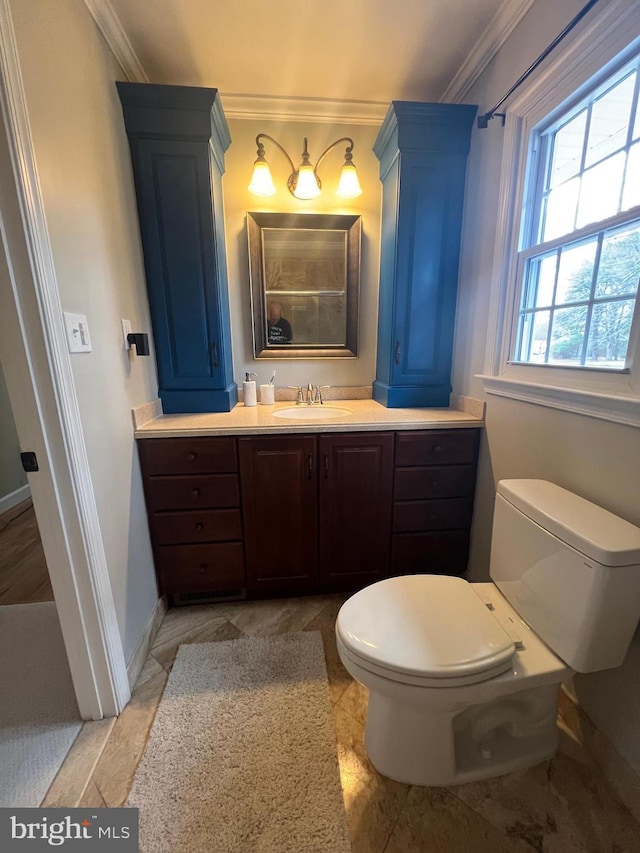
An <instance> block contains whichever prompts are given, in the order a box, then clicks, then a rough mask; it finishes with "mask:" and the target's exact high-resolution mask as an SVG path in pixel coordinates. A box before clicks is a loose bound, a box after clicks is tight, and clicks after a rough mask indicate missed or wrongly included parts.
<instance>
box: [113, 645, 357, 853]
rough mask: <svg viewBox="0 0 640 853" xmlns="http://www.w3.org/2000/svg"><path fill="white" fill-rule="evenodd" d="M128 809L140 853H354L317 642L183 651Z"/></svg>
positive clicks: (194, 647) (187, 647) (193, 647)
mask: <svg viewBox="0 0 640 853" xmlns="http://www.w3.org/2000/svg"><path fill="white" fill-rule="evenodd" d="M127 805H129V806H136V807H138V808H139V809H140V850H141V851H142V853H164V851H167V853H169V851H171V853H182V852H183V851H184V853H187V851H189V853H348V851H350V850H351V846H350V843H349V836H348V832H347V824H346V815H345V811H344V804H343V800H342V790H341V787H340V773H339V768H338V759H337V754H336V740H335V731H334V727H333V721H332V716H331V705H330V701H329V692H328V684H327V673H326V667H325V661H324V653H323V648H322V639H321V636H320V634H319V633H318V632H315V631H314V632H306V633H298V634H286V635H284V636H279V637H252V638H247V639H240V640H229V641H225V642H219V643H203V644H199V645H185V646H181V647H180V649H179V651H178V656H177V658H176V662H175V664H174V666H173V669H172V671H171V675H170V677H169V680H168V682H167V686H166V689H165V692H164V696H163V698H162V701H161V702H160V705H159V707H158V713H157V715H156V719H155V722H154V724H153V728H152V730H151V735H150V738H149V742H148V744H147V748H146V751H145V754H144V756H143V758H142V761H141V762H140V766H139V767H138V771H137V773H136V777H135V780H134V783H133V787H132V789H131V793H130V795H129V799H128V801H127Z"/></svg>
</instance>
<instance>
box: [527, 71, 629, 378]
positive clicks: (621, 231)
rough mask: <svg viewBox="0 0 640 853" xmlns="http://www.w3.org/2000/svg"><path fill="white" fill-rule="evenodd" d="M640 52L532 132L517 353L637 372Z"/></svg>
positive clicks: (537, 361)
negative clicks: (633, 354)
mask: <svg viewBox="0 0 640 853" xmlns="http://www.w3.org/2000/svg"><path fill="white" fill-rule="evenodd" d="M639 91H640V56H639V57H636V58H635V60H634V61H632V62H631V63H629V64H627V65H626V66H625V67H624V68H622V69H620V70H619V71H618V72H617V73H616V74H615V75H614V76H613V77H608V78H607V79H606V80H605V81H604V82H601V83H600V84H599V85H597V87H594V88H593V89H592V91H591V92H590V93H589V94H588V95H587V96H586V97H585V96H583V97H581V99H580V100H579V101H578V102H577V103H575V104H574V105H573V106H572V107H571V108H569V109H567V108H563V110H562V112H561V113H560V114H559V115H555V116H553V118H552V119H551V120H550V121H548V122H546V123H542V124H541V125H540V126H539V127H538V128H537V129H536V130H535V131H534V132H533V133H532V134H531V147H530V154H529V164H528V194H527V196H526V198H525V203H524V205H523V215H522V226H521V239H520V251H519V253H518V264H517V280H518V293H519V298H518V300H517V303H516V304H518V303H519V308H518V310H517V317H516V328H515V329H514V335H513V352H512V361H513V362H516V363H526V364H532V365H545V366H550V365H551V366H561V367H569V368H582V369H584V368H588V369H595V370H608V371H624V370H628V368H629V366H630V359H631V351H630V350H631V346H630V342H631V341H632V339H633V336H632V331H633V330H634V327H635V326H636V325H637V324H638V323H640V316H639V315H640V310H638V308H637V306H636V302H637V294H638V282H639V281H640V104H639Z"/></svg>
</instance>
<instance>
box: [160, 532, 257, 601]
mask: <svg viewBox="0 0 640 853" xmlns="http://www.w3.org/2000/svg"><path fill="white" fill-rule="evenodd" d="M158 562H159V569H160V576H161V579H162V584H163V588H164V590H165V592H168V593H181V592H182V593H184V592H218V591H219V592H231V591H234V590H242V589H244V587H245V580H244V549H243V547H242V543H241V542H221V543H219V544H216V545H164V546H162V547H161V548H158Z"/></svg>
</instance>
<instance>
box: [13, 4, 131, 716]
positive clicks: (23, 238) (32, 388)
mask: <svg viewBox="0 0 640 853" xmlns="http://www.w3.org/2000/svg"><path fill="white" fill-rule="evenodd" d="M0 110H1V114H2V127H1V128H0V129H1V130H2V132H1V133H0V360H1V361H2V364H3V368H4V372H5V375H6V380H7V387H8V390H9V396H10V399H11V405H12V408H13V410H14V416H15V420H16V426H17V429H18V437H19V439H20V445H21V448H22V449H23V450H26V449H28V450H34V451H36V453H37V454H38V460H39V463H40V470H39V471H38V473H35V474H30V475H29V484H30V486H31V491H32V495H33V502H34V507H35V510H36V515H37V518H38V525H39V528H40V533H41V536H42V542H43V546H44V551H45V556H46V558H47V565H48V568H49V574H50V576H51V583H52V586H53V590H54V595H55V599H56V605H57V608H58V614H59V617H60V624H61V627H62V633H63V636H64V641H65V646H66V649H67V654H68V657H69V665H70V668H71V675H72V677H73V682H74V686H75V690H76V696H77V699H78V705H79V709H80V713H81V715H82V717H84V718H85V719H100V718H102V717H104V716H112V715H114V714H118V713H119V712H120V711H121V710H122V709H123V708H124V706H125V705H126V703H127V702H128V700H129V698H130V691H129V684H128V680H127V668H126V664H125V658H124V651H123V647H122V640H121V637H120V632H119V629H118V622H117V615H116V610H115V605H114V601H113V595H112V592H111V585H110V580H109V573H108V568H107V561H106V555H105V551H104V545H103V541H102V533H101V529H100V521H99V517H98V511H97V506H96V501H95V495H94V491H93V483H92V480H91V475H90V472H89V464H88V458H87V450H86V446H85V442H84V434H83V429H82V422H81V419H80V411H79V407H78V401H77V396H76V389H75V382H74V378H73V373H72V370H71V361H70V357H69V353H68V351H67V346H66V340H65V333H64V325H63V321H62V308H61V304H60V296H59V290H58V282H57V279H56V273H55V268H54V263H53V255H52V249H51V244H50V241H49V232H48V229H47V224H46V217H45V211H44V206H43V201H42V196H41V192H40V183H39V179H38V173H37V168H36V162H35V154H34V149H33V141H32V137H31V129H30V126H29V117H28V111H27V105H26V101H25V92H24V87H23V84H22V76H21V72H20V65H19V58H18V52H17V45H16V41H15V34H14V30H13V22H12V19H11V13H10V9H9V3H8V0H0Z"/></svg>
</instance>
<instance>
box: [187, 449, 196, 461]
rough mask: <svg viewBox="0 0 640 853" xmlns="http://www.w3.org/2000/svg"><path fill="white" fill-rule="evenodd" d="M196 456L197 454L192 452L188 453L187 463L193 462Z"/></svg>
mask: <svg viewBox="0 0 640 853" xmlns="http://www.w3.org/2000/svg"><path fill="white" fill-rule="evenodd" d="M197 456H198V454H197V453H196V452H195V451H194V450H191V451H190V452H189V453H187V459H188V460H189V462H193V460H194V459H196V458H197Z"/></svg>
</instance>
